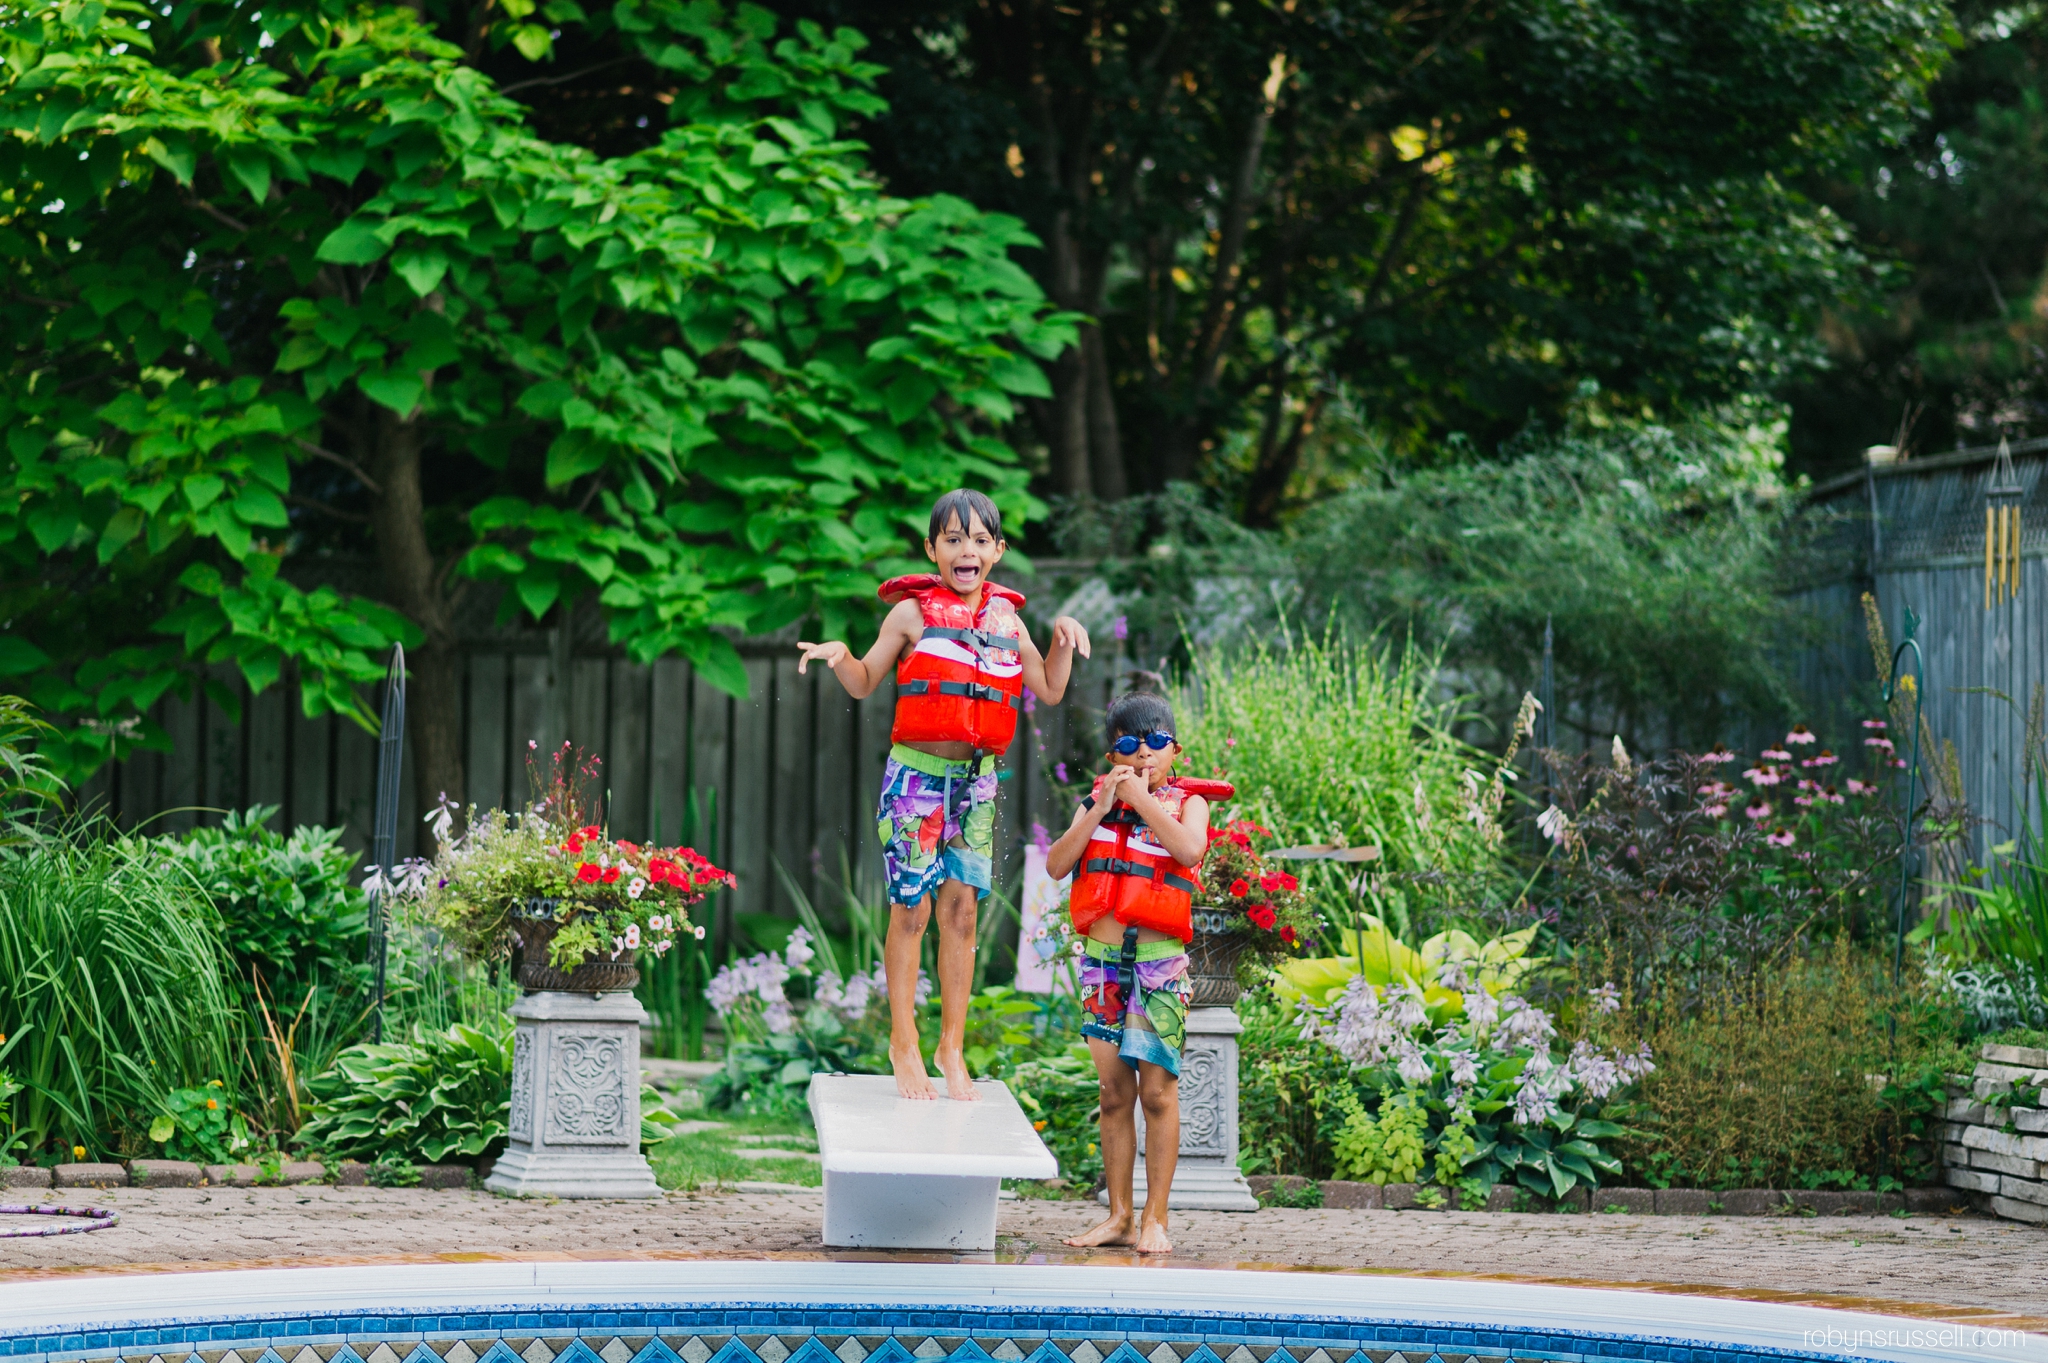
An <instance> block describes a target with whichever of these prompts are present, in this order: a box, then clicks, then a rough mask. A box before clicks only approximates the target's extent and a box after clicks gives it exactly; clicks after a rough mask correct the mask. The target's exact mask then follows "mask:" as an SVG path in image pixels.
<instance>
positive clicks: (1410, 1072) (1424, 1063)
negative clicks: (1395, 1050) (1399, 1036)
mask: <svg viewBox="0 0 2048 1363" xmlns="http://www.w3.org/2000/svg"><path fill="white" fill-rule="evenodd" d="M1394 1071H1395V1073H1397V1074H1399V1075H1400V1076H1401V1078H1402V1079H1403V1080H1404V1081H1405V1082H1407V1083H1410V1084H1426V1083H1428V1082H1429V1076H1430V1075H1431V1074H1433V1073H1435V1070H1434V1068H1433V1067H1432V1066H1431V1065H1430V1063H1429V1057H1428V1056H1426V1055H1424V1054H1423V1053H1422V1050H1421V1048H1420V1047H1418V1046H1417V1045H1416V1044H1415V1043H1414V1042H1412V1041H1407V1042H1403V1043H1402V1044H1401V1050H1400V1056H1399V1058H1398V1059H1397V1060H1396V1061H1395V1062H1394Z"/></svg>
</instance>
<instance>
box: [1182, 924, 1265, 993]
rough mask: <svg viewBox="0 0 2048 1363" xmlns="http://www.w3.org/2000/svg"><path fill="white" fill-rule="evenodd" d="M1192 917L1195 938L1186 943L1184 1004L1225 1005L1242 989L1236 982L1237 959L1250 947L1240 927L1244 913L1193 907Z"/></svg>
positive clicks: (1240, 958)
mask: <svg viewBox="0 0 2048 1363" xmlns="http://www.w3.org/2000/svg"><path fill="white" fill-rule="evenodd" d="M1194 921H1195V939H1194V940H1193V941H1192V942H1189V943H1188V986H1189V989H1190V994H1189V998H1188V1007H1190V1008H1228V1007H1230V1006H1231V1005H1232V1004H1234V1003H1236V1002H1237V998H1238V995H1239V994H1241V993H1242V992H1244V991H1243V990H1242V988H1241V987H1240V986H1239V985H1238V982H1237V963H1238V962H1239V961H1240V960H1242V959H1243V957H1244V954H1245V952H1246V951H1247V950H1248V949H1250V947H1251V943H1250V942H1248V941H1246V940H1245V937H1244V933H1243V930H1242V929H1243V924H1244V915H1243V914H1239V913H1226V912H1222V911H1219V910H1216V909H1196V910H1195V911H1194Z"/></svg>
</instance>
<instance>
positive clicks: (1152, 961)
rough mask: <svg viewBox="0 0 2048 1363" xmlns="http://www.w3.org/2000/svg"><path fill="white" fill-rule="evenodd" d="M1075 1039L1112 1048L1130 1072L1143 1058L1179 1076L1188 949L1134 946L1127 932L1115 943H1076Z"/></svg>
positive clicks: (1189, 991)
mask: <svg viewBox="0 0 2048 1363" xmlns="http://www.w3.org/2000/svg"><path fill="white" fill-rule="evenodd" d="M1082 950H1083V952H1084V955H1083V956H1082V958H1081V1008H1082V1010H1083V1012H1084V1016H1083V1017H1082V1019H1081V1035H1082V1036H1092V1037H1098V1038H1100V1039H1101V1040H1103V1041H1107V1042H1108V1043H1109V1044H1110V1045H1112V1046H1114V1047H1116V1049H1117V1054H1118V1055H1120V1056H1122V1057H1123V1062H1124V1063H1125V1064H1126V1065H1129V1066H1130V1067H1131V1068H1132V1069H1136V1068H1138V1062H1139V1061H1141V1060H1143V1061H1146V1062H1148V1063H1150V1064H1154V1065H1157V1066H1158V1067H1159V1068H1160V1069H1162V1070H1165V1071H1166V1072H1167V1073H1168V1074H1171V1075H1173V1076H1175V1077H1176V1078H1178V1077H1179V1075H1180V1053H1181V1048H1182V1047H1183V1046H1185V1045H1187V1040H1188V999H1189V998H1190V997H1192V996H1193V992H1194V991H1193V987H1192V986H1191V985H1190V984H1189V982H1188V949H1187V947H1186V946H1185V945H1183V944H1182V943H1180V942H1176V941H1173V940H1172V939H1170V938H1169V939H1168V940H1166V941H1163V942H1140V941H1139V940H1138V935H1137V929H1136V928H1131V929H1128V930H1127V931H1126V933H1125V936H1124V940H1123V942H1122V943H1121V944H1118V943H1114V942H1098V941H1096V940H1095V939H1094V938H1092V937H1086V938H1083V939H1082Z"/></svg>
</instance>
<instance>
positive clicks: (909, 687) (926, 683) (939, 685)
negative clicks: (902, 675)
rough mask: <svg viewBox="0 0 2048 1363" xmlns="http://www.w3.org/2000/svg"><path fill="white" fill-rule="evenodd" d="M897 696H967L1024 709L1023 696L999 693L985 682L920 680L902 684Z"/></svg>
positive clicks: (1014, 708) (898, 688)
mask: <svg viewBox="0 0 2048 1363" xmlns="http://www.w3.org/2000/svg"><path fill="white" fill-rule="evenodd" d="M896 694H897V695H899V696H932V695H938V696H965V697H967V698H968V699H969V700H985V701H989V702H990V703H992V704H995V705H1007V706H1009V707H1010V708H1011V709H1012V710H1021V709H1023V708H1024V698H1023V696H1021V695H1016V696H1013V695H1011V694H1010V693H1009V692H1007V691H999V690H997V689H996V688H995V687H993V686H989V685H987V684H986V683H984V682H964V681H939V682H935V681H932V680H931V679H929V678H919V679H918V680H916V681H907V682H903V683H901V684H900V685H899V686H898V687H897V688H896Z"/></svg>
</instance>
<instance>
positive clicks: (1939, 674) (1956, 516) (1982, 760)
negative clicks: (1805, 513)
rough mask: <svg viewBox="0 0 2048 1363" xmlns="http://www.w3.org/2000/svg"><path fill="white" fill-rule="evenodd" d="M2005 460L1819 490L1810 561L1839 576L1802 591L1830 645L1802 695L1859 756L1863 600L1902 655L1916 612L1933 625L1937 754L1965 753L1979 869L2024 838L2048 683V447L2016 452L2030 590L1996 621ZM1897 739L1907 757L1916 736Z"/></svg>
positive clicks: (1812, 666)
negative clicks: (1994, 496) (2036, 722)
mask: <svg viewBox="0 0 2048 1363" xmlns="http://www.w3.org/2000/svg"><path fill="white" fill-rule="evenodd" d="M1996 454H1997V451H1996V449H1995V448H1992V447H1983V448H1977V449H1966V450H1957V451H1955V452H1953V453H1950V454H1944V455H1938V456H1935V457H1931V458H1925V459H1915V460H1911V461H1909V462H1907V463H1903V464H1893V465H1881V466H1876V467H1872V468H1869V469H1866V470H1865V471H1863V472H1861V473H1855V474H1849V475H1846V476H1844V477H1842V478H1838V479H1835V480H1833V481H1832V482H1829V483H1825V484H1823V485H1821V486H1820V487H1818V488H1815V489H1814V490H1813V492H1812V494H1811V495H1810V496H1809V499H1808V505H1809V507H1810V509H1811V511H1812V513H1813V514H1814V515H1816V516H1819V517H1823V518H1825V520H1824V524H1823V526H1822V527H1821V534H1820V541H1819V543H1818V545H1817V546H1816V553H1815V555H1814V557H1813V559H1812V560H1811V561H1813V562H1817V563H1821V564H1825V565H1828V569H1829V571H1823V572H1819V573H1815V574H1813V575H1812V576H1811V577H1809V578H1808V580H1807V581H1805V582H1803V583H1801V584H1800V585H1799V589H1798V595H1799V597H1800V599H1801V600H1802V601H1803V602H1804V604H1805V605H1806V607H1807V609H1808V610H1809V611H1810V613H1811V615H1812V617H1813V619H1814V621H1815V623H1816V625H1817V626H1818V627H1819V629H1820V631H1821V637H1820V639H1819V640H1818V642H1816V643H1815V644H1814V645H1813V646H1812V647H1811V648H1809V649H1807V650H1806V651H1804V652H1803V653H1802V654H1801V655H1800V656H1799V660H1798V666H1797V669H1796V673H1797V677H1798V682H1799V688H1800V690H1801V692H1802V693H1803V694H1804V696H1805V697H1806V698H1807V700H1808V703H1809V704H1810V705H1811V707H1812V711H1811V713H1812V716H1813V719H1814V721H1816V722H1818V723H1819V724H1821V725H1822V726H1823V727H1824V728H1825V729H1826V730H1827V731H1829V732H1830V734H1831V736H1832V738H1833V739H1834V740H1835V741H1837V742H1843V743H1853V742H1859V741H1860V739H1861V738H1862V731H1861V729H1860V728H1859V727H1858V721H1860V720H1861V719H1862V718H1865V717H1873V716H1875V715H1876V714H1877V711H1876V709H1875V703H1876V669H1875V665H1874V662H1873V658H1872V654H1871V649H1870V645H1869V642H1868V640H1867V638H1866V636H1865V631H1864V616H1863V609H1862V604H1861V598H1862V594H1863V593H1864V592H1865V591H1871V590H1874V591H1875V593H1876V597H1877V601H1878V605H1879V608H1880V610H1881V612H1882V615H1883V619H1884V625H1885V628H1886V630H1887V631H1888V632H1889V634H1890V639H1891V643H1892V644H1893V646H1894V647H1896V646H1897V644H1898V641H1899V638H1900V632H1901V622H1902V620H1903V617H1904V612H1905V611H1906V610H1907V609H1911V610H1912V611H1913V612H1914V613H1915V614H1916V615H1918V616H1919V617H1920V629H1919V635H1918V638H1919V642H1920V648H1921V651H1922V653H1923V655H1924V656H1925V658H1926V664H1927V678H1926V693H1925V697H1924V705H1925V709H1926V719H1927V725H1928V728H1929V729H1930V730H1931V731H1932V732H1933V734H1934V737H1935V739H1936V741H1937V742H1938V743H1943V744H1946V743H1953V744H1954V745H1955V749H1956V757H1957V761H1958V764H1959V765H1960V767H1961V769H1962V777H1963V786H1964V791H1965V794H1966V795H1967V797H1968V800H1969V803H1970V806H1971V808H1972V810H1973V811H1974V812H1975V813H1976V815H1977V817H1979V818H1980V819H1983V820H1985V822H1984V823H1983V824H1981V825H1980V826H1979V827H1978V828H1977V830H1976V831H1975V833H1974V835H1973V843H1974V845H1975V852H1976V854H1977V855H1978V856H1979V857H1980V858H1981V857H1982V856H1984V855H1985V854H1986V853H1987V852H1988V850H1989V848H1990V847H1991V846H1993V845H1995V844H1997V843H2000V842H2003V841H2005V840H2006V839H2008V838H2011V837H2013V836H2014V835H2015V834H2016V833H2017V832H2018V830H2019V829H2020V828H2021V826H2022V817H2023V812H2022V810H2021V807H2020V803H2019V801H2020V798H2021V787H2022V784H2023V777H2024V771H2023V767H2022V762H2023V756H2024V752H2025V748H2026V743H2027V735H2026V710H2027V706H2028V704H2029V700H2030V697H2031V695H2032V693H2033V689H2034V687H2035V686H2037V685H2041V684H2043V683H2048V479H2044V477H2043V473H2044V470H2048V440H2031V441H2026V442H2023V443H2021V444H2018V445H2015V446H2013V448H2012V463H2013V471H2014V473H2015V475H2016V480H2017V482H2018V485H2019V486H2020V487H2021V488H2022V489H2023V493H2022V496H2021V507H2022V511H2021V515H2022V520H2023V524H2024V527H2025V533H2024V535H2023V536H2022V539H2021V555H2020V565H2021V586H2020V592H2019V595H2018V597H2017V598H2015V599H2012V600H2010V601H2006V602H2003V603H2001V604H1994V605H1993V606H1991V607H1990V608H1989V609H1987V608H1986V607H1985V602H1984V505H1985V492H1986V489H1987V488H1988V486H1989V485H1990V483H1991V481H1992V477H1993V465H1994V461H1995V458H1996ZM1893 738H1894V739H1896V740H1898V741H1899V742H1900V744H1901V753H1902V755H1903V752H1904V745H1905V743H1906V741H1907V740H1908V738H1909V736H1908V735H1905V734H1894V735H1893ZM2037 831H2038V830H2037Z"/></svg>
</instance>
